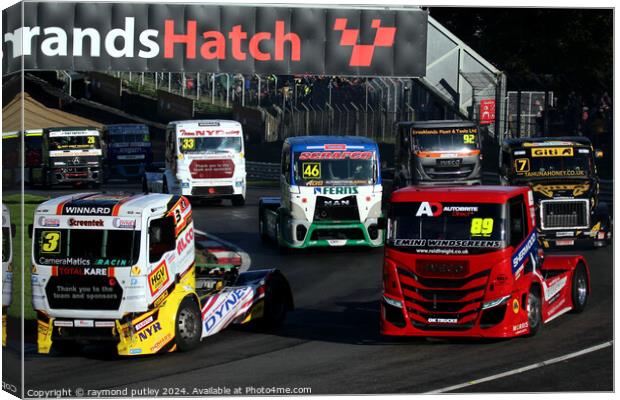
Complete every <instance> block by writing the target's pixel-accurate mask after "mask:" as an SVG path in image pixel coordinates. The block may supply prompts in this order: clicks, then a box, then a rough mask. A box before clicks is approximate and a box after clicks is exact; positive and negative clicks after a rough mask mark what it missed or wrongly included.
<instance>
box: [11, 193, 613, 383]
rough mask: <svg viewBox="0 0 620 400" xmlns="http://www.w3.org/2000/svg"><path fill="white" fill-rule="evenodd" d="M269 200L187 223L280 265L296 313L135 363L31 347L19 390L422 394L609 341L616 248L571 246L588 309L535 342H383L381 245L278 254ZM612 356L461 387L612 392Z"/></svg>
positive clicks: (201, 212)
mask: <svg viewBox="0 0 620 400" xmlns="http://www.w3.org/2000/svg"><path fill="white" fill-rule="evenodd" d="M264 195H277V192H276V190H275V189H260V188H252V189H249V191H248V201H247V204H246V206H245V207H242V208H233V207H231V206H230V205H229V203H228V202H226V201H225V202H223V203H222V204H220V205H207V206H197V207H195V208H194V222H195V226H196V227H197V228H198V229H200V230H203V231H206V232H209V233H211V234H214V235H216V236H218V237H220V238H222V239H225V240H227V241H230V242H233V243H235V244H237V245H239V246H240V247H241V248H243V249H244V250H245V251H246V252H248V253H249V254H250V256H251V257H252V267H251V269H258V268H266V267H277V268H280V269H281V270H282V271H283V272H284V274H285V275H286V277H287V278H288V280H289V281H290V284H291V287H292V290H293V294H294V299H295V305H296V310H295V311H294V312H292V313H290V314H289V315H288V317H287V320H286V322H285V324H284V325H283V326H282V327H281V328H280V329H279V330H278V331H275V332H272V333H268V334H267V333H259V332H256V331H251V330H247V329H239V328H235V329H229V330H227V331H224V332H222V333H220V334H218V335H216V336H214V337H211V338H208V339H207V340H205V341H204V342H203V343H202V344H201V346H200V347H199V348H198V349H196V350H194V351H192V352H189V353H173V354H167V355H162V356H147V357H138V358H118V357H116V356H113V355H112V353H111V352H110V351H109V350H106V349H103V348H99V347H92V348H87V349H85V350H84V352H83V353H81V354H79V355H76V356H40V355H37V354H36V347H35V346H34V344H26V348H25V358H26V361H25V371H26V373H25V389H26V393H25V394H26V395H28V393H29V392H28V390H34V389H60V388H65V389H72V390H74V393H75V390H76V389H77V388H80V389H82V393H84V395H88V394H91V395H94V394H95V392H90V393H89V392H88V390H93V389H94V390H100V389H114V390H123V389H125V388H127V390H128V393H129V394H131V390H132V389H134V390H142V389H145V388H150V389H151V390H159V392H158V394H159V395H162V394H166V393H165V392H164V389H165V388H169V389H173V391H172V392H168V393H167V394H168V395H174V394H180V395H192V394H194V395H201V394H202V395H204V394H209V393H212V392H208V390H214V389H212V388H221V389H224V388H227V389H230V390H231V391H232V390H234V389H235V388H241V391H242V392H241V394H259V393H258V392H257V390H258V391H260V390H270V389H271V388H274V387H279V388H289V389H291V390H293V389H294V388H308V387H309V388H310V389H311V393H312V394H327V393H329V394H357V393H373V394H374V393H423V392H427V391H433V390H438V389H441V388H446V387H449V386H452V385H458V384H461V383H464V382H469V381H472V380H477V379H481V378H484V377H487V376H491V375H495V374H498V373H501V372H505V371H510V370H513V369H515V368H519V367H523V366H527V365H531V364H534V363H538V362H542V361H545V360H548V359H552V358H555V357H560V356H562V355H565V354H568V353H572V352H576V351H579V350H582V349H585V348H588V347H591V346H594V345H598V344H601V343H605V342H608V341H611V340H613V274H612V268H613V260H612V248H611V246H610V247H607V248H604V249H599V250H579V251H577V252H579V253H582V254H585V256H586V258H587V259H588V262H589V263H590V266H591V273H592V291H593V293H592V296H591V297H590V299H589V303H588V306H587V309H586V310H585V311H584V312H583V313H582V314H566V315H563V316H561V317H559V318H557V319H555V320H554V321H552V322H551V323H550V324H548V325H545V326H544V328H543V329H542V331H541V332H540V333H539V335H537V336H536V337H533V338H518V339H511V340H493V341H489V340H487V341H480V340H438V339H433V340H425V339H408V338H406V339H403V338H396V339H392V338H382V337H381V336H380V335H379V303H378V299H379V296H380V291H381V262H382V249H375V250H365V249H327V250H315V249H312V250H306V251H303V252H301V253H293V254H291V255H284V256H283V255H280V254H279V253H278V251H277V249H276V247H275V246H274V245H273V244H271V243H262V242H261V240H260V238H259V236H258V234H257V224H258V222H257V206H258V198H259V196H264ZM612 352H613V346H612V347H607V348H605V349H602V350H598V351H595V352H592V353H588V354H587V355H583V356H580V357H577V358H573V359H570V360H567V361H563V362H559V363H555V364H552V365H548V366H544V367H542V368H539V369H535V370H530V371H528V372H526V373H523V374H515V375H511V376H509V377H506V378H502V379H496V380H493V381H490V382H486V383H483V384H480V385H471V386H468V387H466V388H464V389H459V390H458V391H459V392H464V391H466V392H545V391H563V390H566V391H611V390H613V359H612V355H613V354H612ZM7 357H9V360H15V357H17V355H16V354H14V353H13V352H12V351H7V352H5V362H6V358H7ZM6 365H7V364H6V363H5V366H6ZM17 372H18V371H11V372H10V374H11V375H13V374H16V373H17ZM5 373H6V372H5ZM248 388H254V389H248ZM261 388H269V389H261ZM205 390H206V391H205ZM34 393H35V392H32V391H31V392H30V394H34ZM78 393H79V391H78ZM135 393H137V394H139V393H142V394H149V393H148V392H135ZM264 393H266V392H264ZM150 394H154V392H150ZM271 394H275V393H271Z"/></svg>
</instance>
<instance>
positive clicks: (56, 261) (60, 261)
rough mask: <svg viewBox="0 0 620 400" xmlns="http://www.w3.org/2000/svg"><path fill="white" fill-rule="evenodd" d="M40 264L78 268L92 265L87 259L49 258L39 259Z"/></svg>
mask: <svg viewBox="0 0 620 400" xmlns="http://www.w3.org/2000/svg"><path fill="white" fill-rule="evenodd" d="M38 263H39V264H43V265H70V266H78V267H80V266H81V267H87V266H89V265H90V260H89V259H86V258H47V257H39V260H38Z"/></svg>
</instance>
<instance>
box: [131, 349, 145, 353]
mask: <svg viewBox="0 0 620 400" xmlns="http://www.w3.org/2000/svg"><path fill="white" fill-rule="evenodd" d="M140 353H142V349H129V354H140Z"/></svg>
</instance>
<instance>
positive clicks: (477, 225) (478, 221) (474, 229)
mask: <svg viewBox="0 0 620 400" xmlns="http://www.w3.org/2000/svg"><path fill="white" fill-rule="evenodd" d="M469 231H470V233H471V235H472V236H491V232H493V218H472V219H471V228H470V230H469Z"/></svg>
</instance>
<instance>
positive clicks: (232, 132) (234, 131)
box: [178, 128, 241, 137]
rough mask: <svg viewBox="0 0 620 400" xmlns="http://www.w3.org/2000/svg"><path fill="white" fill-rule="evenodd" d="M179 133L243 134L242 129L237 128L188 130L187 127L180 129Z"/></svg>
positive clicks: (182, 134)
mask: <svg viewBox="0 0 620 400" xmlns="http://www.w3.org/2000/svg"><path fill="white" fill-rule="evenodd" d="M178 135H179V136H181V137H182V136H190V137H191V136H239V135H241V131H240V130H238V129H236V130H228V131H226V130H223V129H196V130H190V131H188V130H186V129H183V128H181V129H179V131H178Z"/></svg>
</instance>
